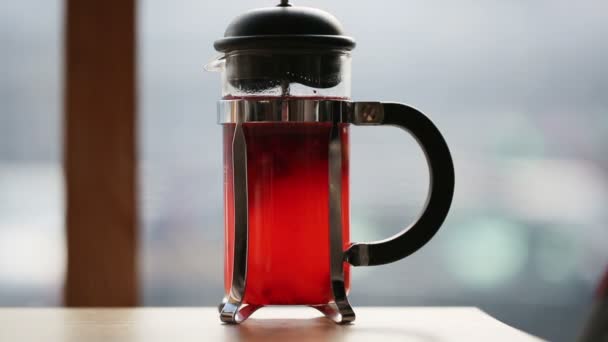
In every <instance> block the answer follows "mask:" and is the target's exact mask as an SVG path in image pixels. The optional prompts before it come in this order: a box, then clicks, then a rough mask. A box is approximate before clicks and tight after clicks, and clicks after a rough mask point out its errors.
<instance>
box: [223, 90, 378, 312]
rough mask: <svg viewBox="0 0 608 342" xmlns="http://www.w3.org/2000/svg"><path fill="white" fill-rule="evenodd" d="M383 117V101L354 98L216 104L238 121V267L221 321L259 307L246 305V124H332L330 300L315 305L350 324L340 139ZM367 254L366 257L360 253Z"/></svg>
mask: <svg viewBox="0 0 608 342" xmlns="http://www.w3.org/2000/svg"><path fill="white" fill-rule="evenodd" d="M383 119H384V112H383V107H382V104H381V103H380V102H350V101H339V100H311V99H280V98H277V99H260V100H225V101H220V102H219V104H218V122H219V123H220V124H229V123H230V124H236V127H235V131H234V137H233V141H232V153H233V160H232V162H233V182H234V183H233V184H234V207H235V218H234V222H235V224H234V229H235V234H234V240H235V241H234V258H233V260H234V265H233V274H232V283H231V288H230V293H229V294H228V296H227V297H226V298H224V300H223V302H222V304H220V306H219V309H220V319H221V320H222V322H225V323H240V322H242V321H244V320H245V319H247V318H248V317H249V316H250V315H251V314H252V313H253V312H254V311H255V310H257V309H258V308H260V306H252V305H247V304H246V303H243V297H244V295H245V286H246V279H247V243H248V241H247V239H248V216H249V215H248V212H247V211H248V210H247V208H248V207H247V143H246V141H245V135H244V133H243V127H242V125H243V123H245V122H328V123H332V129H331V133H330V140H329V146H328V148H329V170H328V172H329V199H328V205H329V218H328V219H329V223H330V232H329V240H330V259H331V260H330V261H329V262H330V277H331V279H330V283H331V287H332V292H333V296H334V301H333V302H331V303H326V304H320V305H313V306H312V307H314V308H316V309H317V310H319V311H320V312H322V313H323V314H324V315H325V316H326V317H328V318H330V319H332V320H333V321H334V322H336V323H350V322H352V321H354V320H355V313H354V311H353V309H352V307H351V305H350V303H349V302H348V298H347V295H346V288H345V283H344V265H343V263H344V262H345V261H346V260H345V253H344V250H343V240H342V149H343V146H342V139H341V134H342V133H341V132H342V130H341V125H342V124H346V123H353V124H356V125H379V124H382V121H383ZM362 257H364V256H362Z"/></svg>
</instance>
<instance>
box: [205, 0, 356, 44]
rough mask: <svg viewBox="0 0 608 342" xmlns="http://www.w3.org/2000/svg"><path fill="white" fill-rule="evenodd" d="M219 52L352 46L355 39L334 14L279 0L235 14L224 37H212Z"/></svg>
mask: <svg viewBox="0 0 608 342" xmlns="http://www.w3.org/2000/svg"><path fill="white" fill-rule="evenodd" d="M214 47H215V49H216V50H217V51H220V52H229V51H233V50H239V49H250V48H256V49H257V48H270V49H272V48H285V49H289V48H312V49H317V48H318V49H344V50H352V49H353V48H354V47H355V40H354V39H353V38H351V37H348V36H346V35H345V34H344V29H343V28H342V25H341V24H340V22H339V21H338V19H336V17H334V16H333V15H331V14H329V13H327V12H325V11H322V10H319V9H316V8H309V7H296V6H291V5H290V4H288V1H285V0H282V1H281V4H279V5H278V6H275V7H267V8H260V9H254V10H250V11H248V12H245V13H243V14H241V15H240V16H238V17H236V18H235V19H234V20H233V21H232V22H231V23H230V24H229V25H228V28H227V29H226V32H225V33H224V38H221V39H219V40H217V41H215V44H214Z"/></svg>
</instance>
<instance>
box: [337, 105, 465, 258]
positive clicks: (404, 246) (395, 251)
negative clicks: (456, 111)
mask: <svg viewBox="0 0 608 342" xmlns="http://www.w3.org/2000/svg"><path fill="white" fill-rule="evenodd" d="M382 107H383V111H384V114H383V120H382V122H381V124H383V125H390V126H397V127H400V128H403V129H404V130H406V131H408V132H409V133H410V134H412V135H413V136H414V138H415V139H416V140H417V141H418V144H419V145H420V147H422V150H423V151H424V154H425V156H426V160H427V164H428V166H429V170H430V187H429V188H430V189H429V195H428V198H427V202H426V206H425V208H424V210H423V212H422V215H420V217H419V218H418V220H417V221H416V222H414V224H412V225H411V226H410V227H409V228H407V229H405V230H403V231H402V232H400V233H398V234H397V235H395V236H393V237H391V238H389V239H386V240H382V241H376V242H370V243H354V244H352V245H351V246H350V247H349V248H348V249H347V250H346V252H345V259H346V261H348V262H349V263H350V264H351V265H353V266H373V265H382V264H388V263H391V262H394V261H397V260H400V259H403V258H405V257H407V256H409V255H410V254H412V253H414V252H415V251H417V250H418V249H419V248H420V247H422V246H424V245H425V244H426V243H427V242H429V240H430V239H431V238H432V237H433V236H434V235H435V233H437V231H438V230H439V228H440V227H441V224H442V223H443V221H444V220H445V218H446V216H447V214H448V211H449V209H450V204H451V203H452V196H453V194H454V164H453V163H452V157H451V155H450V150H449V149H448V145H447V144H446V142H445V140H444V139H443V136H441V133H440V132H439V130H438V129H437V127H435V125H434V124H433V122H432V121H431V120H430V119H429V118H427V117H426V116H425V115H424V114H422V113H421V112H419V111H418V110H416V109H415V108H412V107H409V106H406V105H403V104H400V103H383V104H382Z"/></svg>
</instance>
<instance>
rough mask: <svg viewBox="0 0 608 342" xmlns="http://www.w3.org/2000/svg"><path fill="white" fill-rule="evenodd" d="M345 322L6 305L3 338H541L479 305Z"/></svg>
mask: <svg viewBox="0 0 608 342" xmlns="http://www.w3.org/2000/svg"><path fill="white" fill-rule="evenodd" d="M355 312H356V314H357V320H356V321H355V323H353V324H351V325H348V326H339V325H336V324H334V323H333V322H331V321H329V320H327V319H325V318H322V317H320V314H319V313H318V312H316V311H315V310H313V309H310V308H298V307H285V308H282V307H272V308H263V309H260V310H259V311H258V312H256V313H255V314H254V315H253V316H252V318H250V319H249V320H248V321H246V322H244V323H242V324H240V325H225V324H221V323H220V322H219V318H218V313H217V309H216V308H136V309H96V308H90V309H64V308H48V309H33V308H32V309H30V308H4V309H0V341H2V342H5V341H20V342H21V341H45V342H53V341H87V342H88V341H169V342H182V341H196V342H201V341H265V342H266V341H270V342H272V341H289V342H297V341H311V342H313V341H314V342H323V341H420V342H422V341H424V342H441V341H509V342H517V341H540V340H539V339H537V338H535V337H533V336H531V335H528V334H526V333H524V332H521V331H519V330H517V329H514V328H512V327H510V326H508V325H506V324H504V323H501V322H499V321H498V320H496V319H494V318H492V317H491V316H489V315H487V314H486V313H484V312H482V311H481V310H479V309H476V308H468V307H453V308H440V307H425V308H417V307H407V308H403V307H401V308H397V307H395V308H389V307H359V308H355Z"/></svg>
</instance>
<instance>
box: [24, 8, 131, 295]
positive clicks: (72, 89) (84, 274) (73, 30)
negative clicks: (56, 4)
mask: <svg viewBox="0 0 608 342" xmlns="http://www.w3.org/2000/svg"><path fill="white" fill-rule="evenodd" d="M135 11H136V8H135V0H87V1H82V0H67V1H66V22H67V25H66V29H65V32H66V41H65V43H66V46H65V61H66V62H65V82H66V87H65V131H64V137H65V144H64V166H65V176H66V188H67V191H66V193H67V198H66V201H67V219H66V223H67V252H68V253H67V272H66V281H65V289H64V290H65V291H64V294H65V296H64V299H65V304H66V305H67V306H133V305H137V303H138V278H137V237H138V234H137V205H136V183H137V182H136V167H135V166H136V164H135V163H136V135H135V130H136V97H135V95H136V89H135V81H136V77H135V72H136V68H135V32H136V29H135V18H136V13H135ZM33 214H34V213H33Z"/></svg>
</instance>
